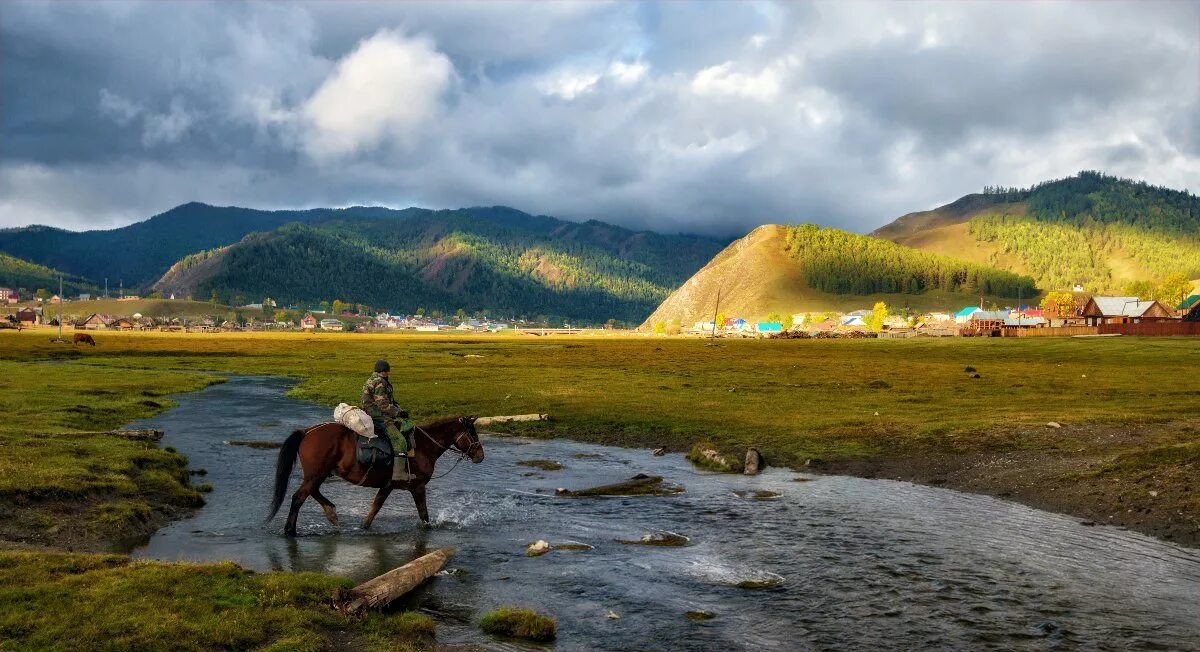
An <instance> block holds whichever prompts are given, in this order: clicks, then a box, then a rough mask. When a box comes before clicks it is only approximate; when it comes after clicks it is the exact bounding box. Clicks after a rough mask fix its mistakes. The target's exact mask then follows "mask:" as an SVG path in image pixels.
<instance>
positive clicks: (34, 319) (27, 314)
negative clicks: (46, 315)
mask: <svg viewBox="0 0 1200 652" xmlns="http://www.w3.org/2000/svg"><path fill="white" fill-rule="evenodd" d="M17 323H19V324H20V325H22V326H33V325H34V324H40V323H42V316H41V315H40V314H38V312H37V311H36V310H34V309H33V308H21V309H20V310H18V311H17Z"/></svg>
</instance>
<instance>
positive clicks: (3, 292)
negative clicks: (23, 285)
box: [0, 288, 13, 303]
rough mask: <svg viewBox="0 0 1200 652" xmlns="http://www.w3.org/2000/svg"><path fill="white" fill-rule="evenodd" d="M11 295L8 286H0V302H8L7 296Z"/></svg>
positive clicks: (11, 292)
mask: <svg viewBox="0 0 1200 652" xmlns="http://www.w3.org/2000/svg"><path fill="white" fill-rule="evenodd" d="M12 295H13V291H12V290H11V289H10V288H0V302H4V303H8V298H9V297H11V296H12Z"/></svg>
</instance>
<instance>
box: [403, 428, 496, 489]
mask: <svg viewBox="0 0 1200 652" xmlns="http://www.w3.org/2000/svg"><path fill="white" fill-rule="evenodd" d="M471 427H473V426H471ZM413 428H415V429H416V431H417V432H419V433H421V434H422V435H425V438H426V439H428V440H429V443H431V444H433V445H434V446H437V447H438V448H440V449H441V450H442V452H445V451H454V452H455V453H458V459H457V460H455V461H454V465H453V466H451V467H450V470H449V471H446V472H445V473H443V474H441V475H437V476H433V477H431V478H430V480H437V479H439V478H444V477H446V476H448V475H450V473H451V472H452V471H454V469H456V468H458V465H459V463H460V462H462V461H463V460H465V459H467V458H468V457H471V455H472V454H473V453H474V452H475V450H476V449H478V448H483V442H481V441H479V435H475V441H469V440H468V441H469V444H470V445H468V446H467V447H465V448H464V447H463V445H462V442H461V441H459V440H461V439H462V437H463V435H467V434H469V433H468V432H467V431H466V430H460V431H459V432H458V434H456V435H454V441H452V442H451V445H450V446H447V445H445V444H443V443H442V442H440V441H438V440H436V439H434V438H433V435H430V434H429V433H428V432H425V429H424V428H422V427H421V426H413Z"/></svg>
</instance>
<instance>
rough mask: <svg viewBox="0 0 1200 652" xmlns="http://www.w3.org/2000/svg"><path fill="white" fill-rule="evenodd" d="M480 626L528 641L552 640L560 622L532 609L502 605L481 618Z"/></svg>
mask: <svg viewBox="0 0 1200 652" xmlns="http://www.w3.org/2000/svg"><path fill="white" fill-rule="evenodd" d="M479 627H480V628H481V629H483V631H484V632H486V633H488V634H491V635H493V636H508V637H512V638H521V639H525V640H527V641H538V642H544V641H552V640H554V637H555V636H557V635H558V624H557V623H555V621H554V619H553V618H550V617H549V616H543V615H541V614H539V613H537V612H536V611H533V610H532V609H522V608H519V607H500V608H499V609H493V610H492V611H489V612H487V613H486V614H484V615H483V618H480V619H479Z"/></svg>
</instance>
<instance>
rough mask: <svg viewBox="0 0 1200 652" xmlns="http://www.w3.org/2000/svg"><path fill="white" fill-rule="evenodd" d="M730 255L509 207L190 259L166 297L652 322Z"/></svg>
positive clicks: (362, 224) (330, 228) (272, 239)
mask: <svg viewBox="0 0 1200 652" xmlns="http://www.w3.org/2000/svg"><path fill="white" fill-rule="evenodd" d="M720 246H721V243H720V242H719V241H716V240H712V239H708V238H701V237H695V236H663V235H659V234H654V233H647V232H640V233H639V232H633V231H629V230H627V229H622V228H619V227H615V226H611V225H608V224H604V223H601V222H595V221H592V222H586V223H582V224H576V223H571V222H564V221H562V220H557V219H554V218H550V217H544V216H534V215H528V214H526V213H522V212H520V211H516V210H513V209H509V208H502V207H495V208H475V209H463V210H448V211H426V210H416V209H410V210H409V211H407V212H406V215H405V216H404V218H403V219H396V218H394V217H387V218H363V217H349V216H347V215H346V214H342V215H339V216H334V217H330V218H329V219H323V220H312V221H310V223H308V224H301V223H293V224H288V225H285V226H283V227H281V228H278V229H276V230H273V231H270V232H266V233H254V234H250V235H248V236H246V237H245V238H243V239H242V240H241V241H239V242H238V243H236V244H234V245H232V246H227V247H223V248H219V249H215V250H210V251H206V252H202V253H199V254H194V255H191V256H188V257H185V258H184V259H182V260H180V261H179V262H178V263H177V264H176V265H175V266H173V267H172V268H171V270H170V271H169V272H168V273H167V274H166V275H164V276H163V278H162V279H160V281H159V282H158V283H157V284H156V285H155V289H156V290H158V291H160V292H163V293H175V294H176V295H188V294H191V295H193V296H197V297H206V298H207V297H209V296H211V293H212V292H216V293H217V294H218V296H219V297H220V298H221V299H222V300H226V301H234V302H236V301H237V300H238V298H239V297H241V298H249V299H252V300H253V299H257V298H261V297H263V296H268V295H269V296H271V297H272V298H274V299H275V300H276V301H279V302H282V303H289V304H290V303H315V302H318V301H321V300H332V299H341V300H343V301H350V302H355V303H364V304H367V305H370V306H375V307H384V308H388V309H391V310H398V311H405V312H412V311H415V310H416V309H417V308H418V307H423V308H426V309H427V310H433V309H439V310H442V311H444V312H454V311H456V310H457V309H459V308H462V309H466V310H468V311H474V310H478V309H490V310H491V311H492V312H493V313H495V314H500V315H525V316H527V317H537V316H546V317H555V318H567V319H572V320H583V321H590V322H601V321H605V320H607V319H610V318H614V319H618V320H624V321H640V320H641V319H642V318H643V317H644V316H645V315H646V314H647V313H649V312H650V311H651V310H652V309H653V308H654V306H656V305H657V304H658V303H659V302H660V301H661V300H662V299H663V298H665V297H666V296H667V294H668V293H669V292H670V291H671V290H672V289H673V288H674V287H676V286H677V285H679V284H680V283H682V282H683V280H684V279H686V278H687V277H688V276H689V275H690V274H691V273H692V272H694V271H695V270H696V269H698V268H699V267H700V266H701V265H702V264H703V263H704V262H705V261H707V260H708V259H709V258H710V257H711V256H712V254H713V253H715V252H716V251H717V250H718V249H719V248H720Z"/></svg>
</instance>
